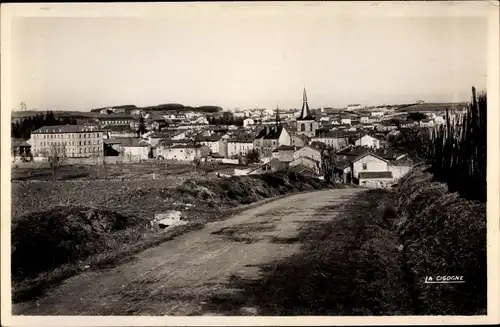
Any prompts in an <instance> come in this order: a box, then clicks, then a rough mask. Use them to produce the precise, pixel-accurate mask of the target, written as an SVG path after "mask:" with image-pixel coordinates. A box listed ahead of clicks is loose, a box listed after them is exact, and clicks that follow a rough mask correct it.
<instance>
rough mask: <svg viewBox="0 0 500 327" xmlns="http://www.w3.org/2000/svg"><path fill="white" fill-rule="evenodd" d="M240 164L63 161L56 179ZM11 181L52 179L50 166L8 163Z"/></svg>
mask: <svg viewBox="0 0 500 327" xmlns="http://www.w3.org/2000/svg"><path fill="white" fill-rule="evenodd" d="M241 167H242V166H241V165H230V164H216V163H206V164H202V165H200V166H199V167H195V166H194V165H192V164H187V163H179V162H174V161H157V160H156V161H155V160H152V161H148V162H143V163H125V164H106V165H99V166H96V165H63V166H60V167H57V170H56V180H61V181H68V180H95V179H102V180H109V179H112V180H120V179H125V180H137V179H163V178H169V177H171V176H181V175H185V176H188V177H189V176H190V175H193V174H202V175H203V174H209V173H215V172H227V171H234V168H241ZM11 179H12V180H13V181H52V180H53V176H52V170H51V169H50V167H48V165H47V164H42V163H36V164H31V163H24V164H17V165H14V166H13V167H12V173H11Z"/></svg>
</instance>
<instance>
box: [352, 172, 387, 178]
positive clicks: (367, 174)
mask: <svg viewBox="0 0 500 327" xmlns="http://www.w3.org/2000/svg"><path fill="white" fill-rule="evenodd" d="M358 177H359V179H372V178H392V172H391V171H366V172H360V173H359V175H358Z"/></svg>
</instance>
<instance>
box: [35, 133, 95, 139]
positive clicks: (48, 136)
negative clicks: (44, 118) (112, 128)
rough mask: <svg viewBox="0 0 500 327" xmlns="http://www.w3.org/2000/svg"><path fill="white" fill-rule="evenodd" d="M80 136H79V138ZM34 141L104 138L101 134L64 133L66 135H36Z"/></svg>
mask: <svg viewBox="0 0 500 327" xmlns="http://www.w3.org/2000/svg"><path fill="white" fill-rule="evenodd" d="M77 135H78V136H77ZM33 137H34V139H38V138H40V139H76V138H78V139H81V138H95V137H97V138H100V137H102V135H101V133H88V134H87V133H83V134H82V133H79V134H69V133H64V134H39V135H37V134H34V135H33Z"/></svg>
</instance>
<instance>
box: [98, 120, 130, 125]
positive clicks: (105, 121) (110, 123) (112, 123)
mask: <svg viewBox="0 0 500 327" xmlns="http://www.w3.org/2000/svg"><path fill="white" fill-rule="evenodd" d="M130 122H131V120H103V121H102V122H101V123H102V124H104V125H115V124H130Z"/></svg>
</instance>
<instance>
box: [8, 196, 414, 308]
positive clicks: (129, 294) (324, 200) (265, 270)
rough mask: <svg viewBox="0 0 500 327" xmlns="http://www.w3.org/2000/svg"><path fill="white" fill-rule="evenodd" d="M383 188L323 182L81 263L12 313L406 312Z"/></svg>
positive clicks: (406, 303) (402, 285) (407, 305)
mask: <svg viewBox="0 0 500 327" xmlns="http://www.w3.org/2000/svg"><path fill="white" fill-rule="evenodd" d="M388 194H389V192H387V191H383V190H371V191H367V190H363V189H355V188H352V189H330V190H324V191H318V192H311V193H302V194H296V195H292V196H289V197H285V198H282V199H279V200H276V201H272V202H269V203H266V204H263V205H262V206H259V207H255V208H252V209H249V210H246V211H244V212H242V213H240V214H238V215H236V216H233V217H231V218H229V219H227V220H223V221H217V222H212V223H209V224H207V225H206V226H205V228H203V229H201V230H197V231H192V232H189V233H187V234H184V235H182V236H179V237H178V238H175V239H173V240H171V241H169V242H166V243H163V244H161V245H159V246H157V247H154V248H150V249H148V250H146V251H144V252H142V253H140V254H138V255H137V256H135V257H133V258H131V260H130V261H128V262H126V263H122V264H121V265H119V266H116V267H114V268H109V269H107V270H100V271H92V270H88V271H85V272H83V273H81V274H79V275H77V276H74V277H72V278H69V279H67V280H66V281H64V282H63V283H62V284H60V285H58V286H56V287H55V288H53V289H51V290H48V291H47V292H46V293H45V294H44V295H41V296H40V297H39V298H38V299H36V300H31V301H29V302H24V303H17V304H14V307H13V314H16V315H19V314H20V315H232V314H235V315H292V314H298V315H307V314H311V315H318V314H333V315H335V314H342V315H345V314H353V315H354V314H356V315H359V314H411V310H410V306H411V304H410V303H411V300H410V299H409V298H408V296H407V292H406V291H405V287H404V284H403V280H404V277H403V275H404V274H403V273H402V272H401V271H400V270H399V269H400V268H399V264H398V259H397V257H398V253H397V250H396V247H397V242H395V241H394V240H395V239H396V236H394V234H392V232H391V228H390V227H389V225H390V224H389V223H387V221H386V220H387V219H388V217H387V215H386V214H385V213H384V212H383V210H381V209H380V208H381V203H382V202H383V199H384V198H385V197H387V196H389V195H388ZM377 258H383V259H377ZM377 260H384V262H381V261H380V262H377Z"/></svg>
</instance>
